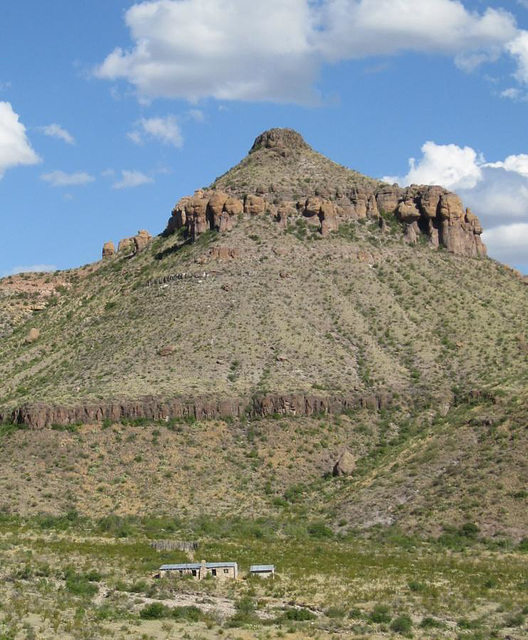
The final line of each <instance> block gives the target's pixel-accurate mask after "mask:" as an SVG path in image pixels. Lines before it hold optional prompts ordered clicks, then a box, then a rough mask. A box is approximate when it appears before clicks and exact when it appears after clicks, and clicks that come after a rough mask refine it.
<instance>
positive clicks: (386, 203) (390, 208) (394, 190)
mask: <svg viewBox="0 0 528 640" xmlns="http://www.w3.org/2000/svg"><path fill="white" fill-rule="evenodd" d="M401 192H402V190H401V189H400V188H399V187H383V188H382V189H381V190H380V191H378V193H377V194H376V202H377V204H378V210H379V211H382V212H384V213H394V212H395V211H396V209H397V208H398V204H399V203H400V200H401Z"/></svg>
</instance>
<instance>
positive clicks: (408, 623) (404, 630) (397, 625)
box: [390, 614, 413, 635]
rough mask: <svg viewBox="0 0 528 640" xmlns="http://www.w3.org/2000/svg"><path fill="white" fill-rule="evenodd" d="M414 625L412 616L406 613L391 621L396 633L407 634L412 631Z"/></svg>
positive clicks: (391, 626)
mask: <svg viewBox="0 0 528 640" xmlns="http://www.w3.org/2000/svg"><path fill="white" fill-rule="evenodd" d="M412 626H413V623H412V620H411V618H410V617H409V616H408V615H406V614H404V615H402V616H398V617H397V618H394V620H393V621H392V622H391V625H390V628H391V629H392V631H394V632H396V633H401V634H402V635H407V634H409V633H410V632H411V629H412Z"/></svg>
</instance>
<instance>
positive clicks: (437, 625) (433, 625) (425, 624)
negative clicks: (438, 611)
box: [420, 616, 445, 629]
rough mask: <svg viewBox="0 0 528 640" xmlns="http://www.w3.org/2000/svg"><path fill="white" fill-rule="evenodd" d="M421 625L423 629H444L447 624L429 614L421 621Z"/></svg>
mask: <svg viewBox="0 0 528 640" xmlns="http://www.w3.org/2000/svg"><path fill="white" fill-rule="evenodd" d="M420 627H422V629H442V628H443V627H445V624H444V623H443V622H442V621H441V620H436V619H435V618H431V617H430V616H427V617H426V618H424V619H423V620H422V622H421V623H420Z"/></svg>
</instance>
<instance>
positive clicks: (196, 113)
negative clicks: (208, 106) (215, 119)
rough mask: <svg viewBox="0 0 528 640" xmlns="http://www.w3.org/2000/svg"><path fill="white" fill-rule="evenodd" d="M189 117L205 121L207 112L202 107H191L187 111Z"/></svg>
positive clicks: (196, 120)
mask: <svg viewBox="0 0 528 640" xmlns="http://www.w3.org/2000/svg"><path fill="white" fill-rule="evenodd" d="M187 117H188V118H190V119H191V120H194V121H195V122H204V121H205V114H204V112H203V111H202V110H201V109H189V111H188V112H187Z"/></svg>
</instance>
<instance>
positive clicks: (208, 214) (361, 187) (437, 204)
mask: <svg viewBox="0 0 528 640" xmlns="http://www.w3.org/2000/svg"><path fill="white" fill-rule="evenodd" d="M259 215H268V216H271V217H272V218H273V219H274V220H275V221H276V222H277V224H278V225H279V227H280V228H287V227H288V226H289V225H290V224H296V221H297V220H298V219H304V221H305V222H306V224H308V225H310V227H311V228H315V229H317V230H318V231H319V232H320V233H321V235H322V236H328V235H329V234H330V233H331V232H333V231H337V230H338V229H339V226H340V225H341V224H342V223H348V222H350V221H353V220H361V219H365V218H367V219H371V220H376V221H378V223H379V225H380V227H381V228H382V229H386V228H387V221H389V220H390V219H391V217H393V218H394V219H395V221H397V222H398V223H399V225H400V228H401V232H402V235H403V238H404V239H405V241H406V242H408V243H410V244H415V243H416V242H418V240H419V239H420V238H422V239H423V240H425V241H426V242H428V243H429V244H430V246H431V247H432V248H435V249H437V248H440V247H442V248H445V249H447V250H448V251H450V252H451V253H456V254H459V255H466V256H481V255H485V254H486V247H485V246H484V244H483V243H482V241H481V238H480V236H481V234H482V226H481V225H480V222H479V220H478V218H477V216H476V215H475V214H474V213H473V212H472V211H470V210H469V209H466V208H465V207H464V206H463V204H462V201H461V200H460V198H459V197H458V196H457V195H456V194H454V193H451V192H449V191H447V190H446V189H444V188H442V187H439V186H425V185H411V186H410V187H408V188H401V187H399V186H398V185H392V186H391V185H388V184H386V183H384V182H381V181H379V180H374V179H372V178H369V177H367V176H364V175H362V174H360V173H358V172H357V171H353V170H351V169H347V168H346V167H343V166H341V165H338V164H336V163H335V162H332V161H331V160H329V159H328V158H325V157H324V156H322V155H321V154H319V153H317V152H316V151H314V150H313V149H312V148H311V147H310V146H308V144H306V142H305V141H304V139H303V138H302V136H301V135H300V134H299V133H297V132H296V131H293V130H292V129H270V130H269V131H265V132H264V133H262V134H261V135H260V136H258V137H257V139H256V140H255V143H254V144H253V147H252V148H251V151H250V153H249V155H248V156H246V157H245V158H244V159H243V160H242V162H240V163H239V164H238V165H237V166H236V167H234V168H233V169H231V170H230V171H228V172H227V173H226V174H224V175H223V176H222V177H220V178H218V179H217V180H216V181H215V182H214V183H213V184H212V185H211V187H210V188H209V189H205V190H201V191H197V192H196V193H195V194H194V196H192V197H185V198H182V199H181V200H180V201H179V202H178V203H177V204H176V206H175V208H174V210H173V212H172V217H171V219H170V220H169V224H168V227H167V229H166V233H168V234H170V233H172V232H174V231H176V230H177V229H181V228H185V229H186V231H187V234H188V236H189V237H191V238H192V239H196V237H197V236H199V235H200V234H201V233H203V232H204V231H207V230H209V229H214V230H217V231H219V232H229V231H231V230H232V229H233V226H234V225H235V224H237V222H239V221H240V220H243V219H244V218H248V219H251V218H252V217H254V216H259Z"/></svg>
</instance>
